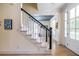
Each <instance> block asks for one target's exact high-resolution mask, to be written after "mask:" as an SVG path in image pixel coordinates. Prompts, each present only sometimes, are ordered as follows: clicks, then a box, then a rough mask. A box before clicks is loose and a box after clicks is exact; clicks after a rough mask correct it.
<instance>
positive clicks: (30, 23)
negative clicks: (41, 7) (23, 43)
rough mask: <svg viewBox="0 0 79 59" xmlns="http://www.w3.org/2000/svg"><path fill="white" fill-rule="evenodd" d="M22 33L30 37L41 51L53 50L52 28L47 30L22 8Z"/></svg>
mask: <svg viewBox="0 0 79 59" xmlns="http://www.w3.org/2000/svg"><path fill="white" fill-rule="evenodd" d="M21 16H22V17H21V33H22V34H23V35H24V36H29V37H30V39H28V40H29V41H30V42H32V44H34V45H35V46H36V47H37V48H38V50H39V51H50V50H51V49H52V28H49V29H48V28H47V27H46V26H44V25H43V24H42V23H40V22H39V21H38V20H37V19H35V18H34V17H33V16H32V15H31V14H29V13H28V12H26V11H25V10H24V9H23V8H21Z"/></svg>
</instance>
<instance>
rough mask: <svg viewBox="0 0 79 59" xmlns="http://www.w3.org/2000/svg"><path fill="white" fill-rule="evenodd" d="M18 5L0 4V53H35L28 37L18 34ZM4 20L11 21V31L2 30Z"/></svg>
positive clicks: (19, 12)
mask: <svg viewBox="0 0 79 59" xmlns="http://www.w3.org/2000/svg"><path fill="white" fill-rule="evenodd" d="M20 8H21V6H20V4H6V3H5V4H0V21H1V26H0V52H1V51H36V49H37V48H36V47H35V45H33V44H32V42H30V41H29V39H30V37H28V36H24V35H23V34H22V33H21V32H20V20H21V10H20ZM4 19H12V21H13V29H12V30H4ZM8 53H9V52H8Z"/></svg>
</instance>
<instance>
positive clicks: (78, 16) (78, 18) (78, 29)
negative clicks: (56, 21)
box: [76, 5, 79, 40]
mask: <svg viewBox="0 0 79 59" xmlns="http://www.w3.org/2000/svg"><path fill="white" fill-rule="evenodd" d="M76 40H79V5H78V6H77V7H76Z"/></svg>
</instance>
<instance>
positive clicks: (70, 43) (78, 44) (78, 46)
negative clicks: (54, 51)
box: [59, 4, 79, 54]
mask: <svg viewBox="0 0 79 59" xmlns="http://www.w3.org/2000/svg"><path fill="white" fill-rule="evenodd" d="M76 5H77V4H68V5H67V7H65V8H64V9H63V10H61V11H60V23H61V24H60V25H61V26H60V29H61V30H60V34H59V35H60V43H61V44H63V45H65V46H66V47H68V48H69V49H71V50H72V51H74V52H75V53H77V54H79V41H78V40H73V39H70V38H69V37H67V38H65V37H64V13H65V10H66V9H67V10H68V11H69V10H70V9H71V8H73V7H74V6H76Z"/></svg>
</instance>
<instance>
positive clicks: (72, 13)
mask: <svg viewBox="0 0 79 59" xmlns="http://www.w3.org/2000/svg"><path fill="white" fill-rule="evenodd" d="M70 38H71V39H75V8H72V9H71V10H70Z"/></svg>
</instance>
